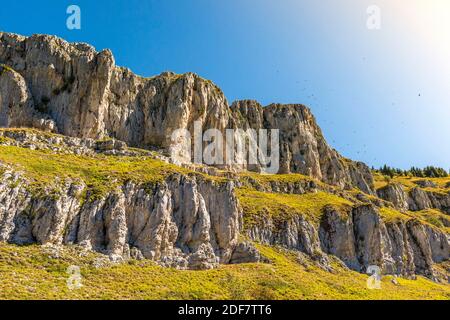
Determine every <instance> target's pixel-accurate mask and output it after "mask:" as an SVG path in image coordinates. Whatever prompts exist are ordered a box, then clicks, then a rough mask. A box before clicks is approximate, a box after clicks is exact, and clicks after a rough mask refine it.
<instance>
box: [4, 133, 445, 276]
mask: <svg viewBox="0 0 450 320" xmlns="http://www.w3.org/2000/svg"><path fill="white" fill-rule="evenodd" d="M3 148H23V149H30V150H40V151H42V152H44V154H45V155H46V157H48V156H49V155H51V154H59V155H61V154H63V155H67V156H71V155H72V156H73V155H80V156H82V157H88V158H89V159H91V160H90V161H92V162H91V163H92V164H94V163H95V162H101V161H104V160H105V158H104V157H105V156H106V157H114V158H117V159H122V160H121V161H130V159H133V158H135V157H147V158H146V159H147V161H155V160H152V159H154V158H155V157H157V156H156V155H154V154H153V153H150V152H148V151H144V150H130V149H129V148H128V147H127V146H126V144H124V143H123V142H120V141H115V140H101V141H95V140H92V139H88V138H86V139H80V138H72V137H66V136H60V135H54V134H47V133H44V132H39V131H34V130H0V149H1V150H2V151H5V150H6V151H8V150H10V152H14V150H15V149H3ZM99 155H100V156H101V158H98V156H99ZM159 159H163V158H157V160H158V161H159ZM42 161H44V162H45V161H46V160H45V157H44V158H42ZM131 161H132V160H131ZM34 165H38V166H39V165H40V164H33V166H34ZM42 165H44V166H45V163H43V164H42ZM33 166H32V168H33ZM32 168H31V170H33V169H32ZM26 172H27V171H25V172H24V171H22V170H21V169H20V167H16V166H14V165H9V164H6V163H2V161H0V241H5V242H10V243H15V244H30V243H39V244H52V245H79V246H82V247H84V248H86V249H88V250H94V251H97V252H101V253H103V254H106V255H108V256H109V257H110V259H111V260H113V261H123V260H126V259H129V258H135V259H150V260H153V261H156V262H157V263H159V264H161V265H164V266H171V267H176V268H180V269H186V268H189V269H208V268H213V267H215V266H217V265H218V264H219V263H245V262H270V261H268V260H267V259H266V258H264V257H263V256H261V254H260V253H259V252H258V250H256V249H255V247H254V246H253V245H252V244H251V243H250V242H248V241H246V240H245V238H246V239H247V240H252V241H255V242H259V243H262V244H266V245H272V246H282V247H284V248H286V249H289V250H293V251H296V252H298V253H299V254H303V255H305V256H306V257H308V258H310V259H312V260H313V261H314V262H315V263H317V264H318V265H319V266H320V267H322V268H323V269H325V270H329V271H332V270H333V267H332V263H331V262H332V259H331V257H336V258H338V259H339V261H341V262H342V263H343V264H344V265H346V266H347V267H348V268H350V269H353V270H356V271H360V272H365V271H366V270H367V268H368V266H370V265H376V266H379V267H380V268H381V269H382V271H383V272H384V273H389V274H398V275H404V276H408V277H414V276H415V275H416V274H421V275H426V276H428V277H430V278H433V279H436V280H437V279H438V274H436V272H435V270H434V265H435V264H436V263H440V262H442V261H446V260H448V259H449V254H450V247H449V243H450V239H449V237H448V235H447V234H446V233H445V232H443V231H442V230H439V229H438V228H434V227H432V226H430V225H428V224H424V223H422V222H419V221H417V220H414V219H405V220H398V221H384V220H383V219H382V216H381V214H380V208H381V207H382V206H384V205H385V204H388V203H387V202H386V203H385V202H383V201H381V200H377V201H375V200H373V199H369V198H360V197H354V196H352V195H351V194H347V193H346V191H345V190H342V189H339V188H336V187H333V186H330V185H327V184H323V183H320V182H318V181H317V180H314V179H312V178H305V177H303V178H301V179H300V180H294V181H283V180H280V181H276V180H272V181H270V182H269V183H265V184H263V183H261V182H258V181H257V180H254V179H251V178H250V179H249V178H248V177H247V178H244V177H245V176H244V177H240V176H239V175H237V176H232V177H231V178H226V179H225V178H223V177H221V179H218V178H217V177H216V178H213V177H210V176H205V175H202V174H198V173H194V172H190V173H189V171H187V172H186V173H181V172H180V173H173V174H168V175H167V176H165V178H164V179H163V181H161V182H152V183H148V182H145V181H142V182H141V183H138V182H133V181H126V182H124V183H123V184H119V185H118V187H116V188H111V190H110V191H108V192H107V193H106V194H102V195H101V196H98V195H96V194H95V193H93V191H92V189H91V188H90V187H89V185H88V184H87V183H86V182H84V181H83V180H80V179H73V178H63V177H61V178H58V179H57V180H56V181H54V182H53V183H51V184H49V185H48V186H47V187H46V189H45V192H41V191H39V190H35V188H34V186H33V180H31V179H30V178H28V177H27V174H26ZM207 177H209V178H207ZM110 179H111V180H113V179H114V178H113V177H111V178H110ZM236 188H250V189H251V190H258V191H260V192H262V193H269V194H284V195H285V194H295V195H305V194H316V193H318V192H319V191H320V192H322V193H326V194H334V196H338V197H340V198H342V199H346V200H347V201H349V203H353V205H348V206H346V207H335V206H332V205H330V206H326V207H325V208H324V209H323V210H322V212H321V213H320V219H319V221H313V220H311V218H310V217H309V215H308V214H307V212H306V211H305V212H304V213H303V212H299V213H298V214H295V215H291V216H287V217H286V218H283V219H281V220H280V219H279V218H277V219H274V218H273V217H272V216H271V215H270V214H266V213H265V212H263V213H262V214H261V215H257V216H256V217H257V218H255V219H256V221H255V223H251V224H246V223H245V222H244V221H245V219H244V216H245V214H246V212H245V210H243V209H242V207H243V206H242V203H240V200H239V198H238V197H237V196H236V192H235V190H236ZM388 189H389V188H388ZM394 190H403V189H402V188H394ZM361 195H362V193H361ZM391 200H392V199H391ZM281 210H282V209H281ZM242 236H244V239H242Z"/></svg>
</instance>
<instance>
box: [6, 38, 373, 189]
mask: <svg viewBox="0 0 450 320" xmlns="http://www.w3.org/2000/svg"><path fill="white" fill-rule="evenodd" d="M0 63H1V64H4V65H5V66H7V68H3V71H2V72H1V74H2V76H1V79H0V126H3V127H17V126H26V127H36V128H39V129H45V130H49V131H53V132H58V133H61V134H64V135H68V136H74V137H79V138H94V139H99V138H103V137H106V136H109V137H114V138H117V139H119V140H122V141H124V142H126V143H127V144H129V145H130V146H134V147H141V148H147V147H151V146H154V147H159V148H163V149H166V150H168V149H170V146H171V145H172V142H171V134H172V132H173V131H174V130H175V129H180V128H185V129H188V130H190V131H191V132H192V131H193V123H194V121H197V120H201V121H202V125H203V130H206V129H210V128H217V129H219V130H221V131H224V130H225V129H227V128H242V129H246V128H254V129H260V128H266V129H279V130H280V131H281V132H280V134H281V138H280V147H281V154H280V158H281V168H280V173H290V172H297V173H302V174H307V175H310V176H312V177H315V178H317V179H320V180H322V181H324V182H326V183H330V184H335V185H339V186H341V187H357V188H360V189H361V190H363V191H364V192H366V193H373V179H372V176H371V173H370V170H369V169H368V167H367V166H366V165H365V164H363V163H360V162H352V161H349V160H346V159H344V158H342V157H341V156H340V155H339V154H338V153H337V152H336V151H335V150H333V149H332V148H330V147H329V146H328V144H327V143H326V141H325V139H324V137H323V135H322V133H321V130H320V128H319V127H318V126H317V124H316V122H315V119H314V117H313V115H312V114H311V112H310V110H309V109H308V108H307V107H305V106H303V105H276V104H273V105H270V106H267V107H265V108H263V107H261V105H259V104H258V103H257V102H255V101H250V100H248V101H238V102H235V103H234V104H233V105H232V106H231V108H230V107H229V105H228V102H227V100H226V98H225V96H224V94H223V93H222V91H221V90H220V89H219V88H218V87H217V86H215V85H214V84H213V83H211V82H210V81H207V80H204V79H202V78H200V77H199V76H197V75H195V74H193V73H187V74H184V75H176V74H173V73H170V72H165V73H162V74H161V75H159V76H156V77H152V78H142V77H139V76H137V75H135V74H133V73H132V72H131V71H130V70H129V69H126V68H121V67H116V66H115V63H114V58H113V55H112V53H111V52H110V51H109V50H103V51H101V52H96V51H95V49H94V48H93V47H91V46H89V45H87V44H83V43H74V44H70V43H67V42H66V41H64V40H62V39H59V38H57V37H53V36H48V35H33V36H31V37H23V36H19V35H15V34H10V33H0Z"/></svg>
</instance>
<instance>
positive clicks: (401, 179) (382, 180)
mask: <svg viewBox="0 0 450 320" xmlns="http://www.w3.org/2000/svg"><path fill="white" fill-rule="evenodd" d="M373 177H374V180H375V189H379V188H382V187H384V186H386V185H387V184H388V183H390V182H391V183H393V182H397V183H400V184H402V185H403V186H404V187H405V190H406V191H409V190H410V189H412V188H414V187H418V185H417V184H416V183H415V182H416V181H420V180H430V181H432V182H434V183H435V184H436V185H437V187H436V188H422V189H423V190H425V191H431V192H437V193H447V192H450V188H446V185H447V184H448V183H450V176H449V177H446V178H418V177H410V176H408V177H405V176H395V177H394V178H391V179H389V178H386V177H385V176H383V175H382V174H380V173H377V172H373Z"/></svg>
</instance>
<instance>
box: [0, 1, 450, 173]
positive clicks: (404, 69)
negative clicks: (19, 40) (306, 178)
mask: <svg viewBox="0 0 450 320" xmlns="http://www.w3.org/2000/svg"><path fill="white" fill-rule="evenodd" d="M70 4H77V5H79V7H80V8H81V30H68V29H67V28H66V19H67V16H68V15H67V14H66V8H67V7H68V5H70ZM370 5H377V6H378V7H379V8H380V9H381V11H380V12H381V29H380V30H369V29H368V28H367V26H366V21H367V19H368V14H367V12H366V10H367V8H368V7H369V6H370ZM0 30H2V31H8V32H15V33H20V34H24V35H31V34H33V33H48V34H54V35H58V36H61V37H63V38H65V39H66V40H68V41H82V42H88V43H91V44H93V45H94V46H95V47H96V48H97V49H98V50H101V49H103V48H110V49H111V50H112V51H113V53H114V56H115V59H116V63H117V64H118V65H122V66H126V67H129V68H130V69H131V70H133V71H134V72H135V73H138V74H140V75H143V76H151V75H154V74H159V73H161V72H162V71H165V70H171V71H174V72H177V73H182V72H187V71H192V72H195V73H198V74H200V75H201V76H203V77H206V78H208V79H211V80H212V81H214V82H215V83H216V84H218V85H219V86H220V87H221V88H222V89H223V91H224V93H225V95H226V96H227V98H228V101H229V102H230V103H231V102H232V101H234V100H236V99H256V100H258V101H260V102H261V103H262V104H263V105H266V104H269V103H272V102H281V103H303V104H306V105H308V106H309V107H310V108H311V109H312V111H313V113H314V114H315V116H316V118H317V120H318V122H319V124H320V126H321V127H322V130H323V132H324V134H325V136H326V138H327V140H328V142H329V143H330V144H331V145H332V146H333V147H334V148H336V149H337V150H338V151H339V152H341V153H342V154H343V155H345V156H347V157H350V158H352V159H356V160H362V161H364V162H366V163H367V164H369V165H374V166H380V165H382V164H384V163H387V164H389V165H392V166H396V167H401V168H407V167H410V166H413V165H414V166H425V165H428V164H433V165H439V166H442V167H444V168H446V169H449V168H450V142H449V141H450V61H449V59H448V58H449V57H450V1H448V0H370V1H366V0H281V1H280V0H278V1H276V0H227V1H211V0H189V1H186V0H164V1H145V0H127V1H102V0H97V1H91V0H89V1H82V0H72V1H63V0H58V1H55V0H53V1H51V0H47V1H20V2H19V1H14V2H12V1H10V2H5V1H4V3H2V7H1V10H0Z"/></svg>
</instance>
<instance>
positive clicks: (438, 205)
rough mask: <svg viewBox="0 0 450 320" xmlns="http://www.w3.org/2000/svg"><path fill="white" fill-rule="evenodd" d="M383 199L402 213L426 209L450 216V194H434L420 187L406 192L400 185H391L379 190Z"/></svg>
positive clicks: (378, 193)
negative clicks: (436, 210) (437, 210)
mask: <svg viewBox="0 0 450 320" xmlns="http://www.w3.org/2000/svg"><path fill="white" fill-rule="evenodd" d="M377 195H378V197H380V198H381V199H384V200H386V201H389V202H391V203H392V204H393V205H394V207H395V208H397V209H399V210H401V211H407V210H411V211H420V210H425V209H431V208H433V209H439V210H441V211H443V212H446V213H447V214H450V192H448V193H442V192H433V191H427V190H424V189H421V188H419V187H414V188H411V190H409V191H406V190H405V188H404V187H403V186H402V185H401V184H399V183H390V184H388V185H387V186H385V187H383V188H380V189H378V190H377Z"/></svg>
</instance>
